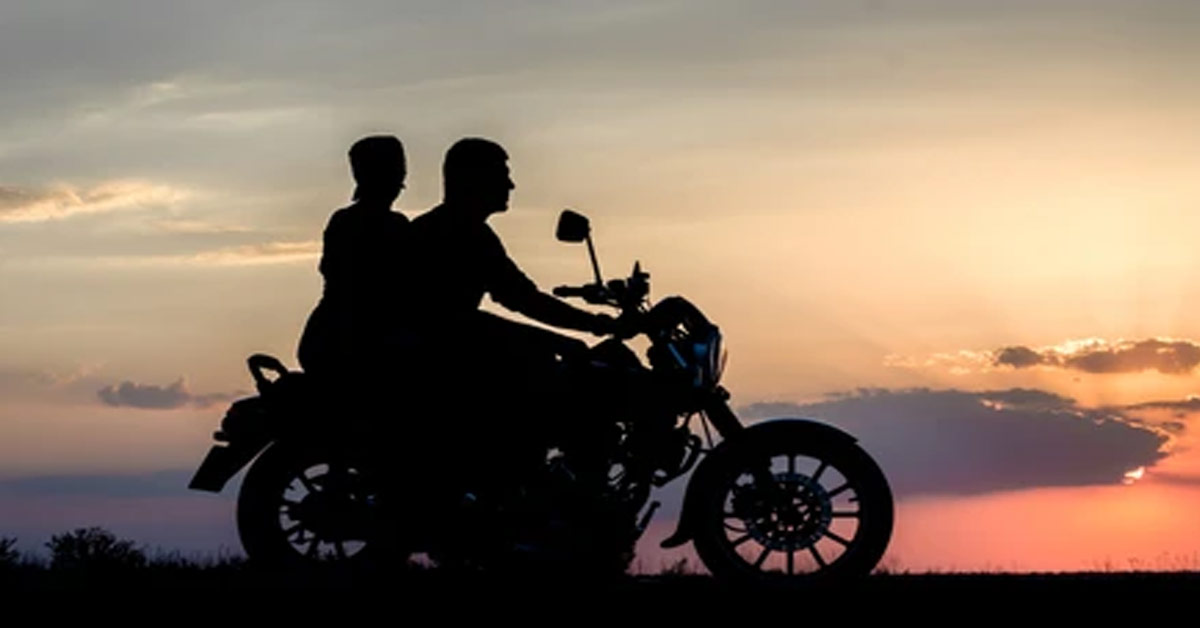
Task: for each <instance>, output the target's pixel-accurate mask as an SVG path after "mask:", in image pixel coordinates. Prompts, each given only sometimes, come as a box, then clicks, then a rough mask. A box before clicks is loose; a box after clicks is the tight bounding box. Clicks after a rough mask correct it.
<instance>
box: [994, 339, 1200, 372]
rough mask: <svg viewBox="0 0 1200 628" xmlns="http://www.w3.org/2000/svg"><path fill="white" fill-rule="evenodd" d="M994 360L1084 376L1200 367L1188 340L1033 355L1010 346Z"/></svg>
mask: <svg viewBox="0 0 1200 628" xmlns="http://www.w3.org/2000/svg"><path fill="white" fill-rule="evenodd" d="M994 360H995V363H996V364H997V365H1001V366H1011V367H1013V368H1028V367H1031V366H1037V365H1041V364H1044V365H1049V366H1056V367H1059V368H1064V369H1074V370H1077V371H1083V372H1085V373H1135V372H1139V371H1158V372H1160V373H1166V374H1168V375H1183V374H1187V373H1191V372H1192V371H1193V370H1194V369H1195V368H1196V366H1197V365H1200V344H1198V343H1195V342H1192V341H1190V340H1160V339H1158V338H1151V339H1148V340H1139V341H1122V342H1118V343H1115V344H1112V345H1109V344H1094V345H1090V346H1084V347H1080V348H1075V349H1072V350H1069V351H1063V350H1059V349H1055V348H1048V349H1043V350H1041V351H1037V350H1034V349H1030V348H1029V347H1022V346H1014V347H1005V348H1003V349H1000V350H999V351H997V352H996V354H995V358H994Z"/></svg>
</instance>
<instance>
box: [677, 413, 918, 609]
mask: <svg viewBox="0 0 1200 628" xmlns="http://www.w3.org/2000/svg"><path fill="white" fill-rule="evenodd" d="M786 427H787V429H786V430H785V431H782V432H780V431H778V430H777V431H776V432H773V433H771V435H770V437H769V438H751V439H749V442H744V443H741V444H740V445H739V446H735V447H732V448H731V450H730V451H727V452H723V455H717V457H716V459H713V460H711V461H706V462H711V463H713V464H714V466H713V467H711V468H709V469H708V470H706V472H705V473H704V474H703V477H702V479H700V481H701V482H703V484H702V485H701V486H699V487H697V489H699V495H700V496H701V499H700V500H699V501H698V503H697V507H698V509H699V511H698V512H696V513H695V514H696V515H697V516H696V519H695V521H696V529H695V532H694V536H693V543H694V546H695V548H696V553H697V554H699V556H700V559H701V560H702V561H703V562H704V564H705V566H706V567H707V568H708V569H709V571H711V572H712V573H713V575H714V576H716V577H718V578H721V579H726V580H729V581H733V582H739V583H745V584H752V585H756V586H759V585H766V586H785V587H791V586H805V585H816V584H823V583H830V582H839V581H845V580H847V579H850V578H856V577H861V576H865V575H867V574H869V573H870V572H871V570H872V569H874V568H875V566H876V565H877V564H878V562H879V561H880V559H881V558H882V557H883V554H884V552H885V550H886V549H887V545H888V542H889V541H890V539H891V534H892V526H893V518H894V512H893V500H892V494H891V489H890V487H889V486H888V483H887V479H886V478H885V476H884V475H883V472H882V471H881V470H880V468H879V466H878V465H877V464H876V463H875V461H874V460H872V459H871V457H870V456H869V455H868V454H867V453H866V452H865V451H864V450H863V449H862V448H861V447H859V446H858V445H857V444H856V443H855V442H854V441H853V440H851V439H848V438H847V439H833V438H819V437H818V438H814V434H813V433H811V432H809V431H808V430H806V428H805V426H803V425H796V426H794V427H793V426H786Z"/></svg>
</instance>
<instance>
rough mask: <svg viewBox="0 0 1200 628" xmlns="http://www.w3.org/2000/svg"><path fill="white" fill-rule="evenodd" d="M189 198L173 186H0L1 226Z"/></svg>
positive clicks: (121, 183) (122, 183) (113, 183)
mask: <svg viewBox="0 0 1200 628" xmlns="http://www.w3.org/2000/svg"><path fill="white" fill-rule="evenodd" d="M185 196H186V194H185V193H184V192H182V191H181V190H178V189H175V188H172V187H170V186H166V185H158V184H152V183H147V182H143V181H108V182H105V183H101V184H99V185H95V186H92V187H89V188H83V189H80V188H76V187H74V186H69V185H63V186H58V187H54V188H49V189H33V188H22V187H13V186H0V223H18V222H46V221H50V220H62V219H65V218H69V217H71V216H76V215H80V214H99V213H106V212H113V211H122V210H130V209H145V208H153V207H162V206H166V205H170V204H172V203H176V202H178V201H180V200H182V199H183V198H184V197H185Z"/></svg>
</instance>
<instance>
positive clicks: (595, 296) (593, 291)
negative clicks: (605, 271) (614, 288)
mask: <svg viewBox="0 0 1200 628" xmlns="http://www.w3.org/2000/svg"><path fill="white" fill-rule="evenodd" d="M551 292H552V293H553V294H554V296H556V297H563V298H567V297H579V298H581V299H583V300H584V301H587V302H588V303H591V304H592V305H614V303H613V295H612V293H611V292H610V291H609V290H608V288H606V287H604V286H603V285H602V284H598V283H589V284H585V285H582V286H558V287H556V288H555V289H554V290H552V291H551Z"/></svg>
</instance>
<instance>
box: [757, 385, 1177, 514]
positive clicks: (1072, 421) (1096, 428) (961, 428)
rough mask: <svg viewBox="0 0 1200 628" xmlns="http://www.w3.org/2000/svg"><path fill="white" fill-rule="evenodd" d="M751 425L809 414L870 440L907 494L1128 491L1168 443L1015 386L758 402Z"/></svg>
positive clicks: (1115, 417)
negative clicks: (1124, 484)
mask: <svg viewBox="0 0 1200 628" xmlns="http://www.w3.org/2000/svg"><path fill="white" fill-rule="evenodd" d="M742 413H743V415H744V416H746V417H747V418H766V417H780V416H793V417H807V418H814V419H818V420H821V421H823V422H828V423H831V424H834V425H836V426H838V427H840V428H842V429H844V430H846V431H848V432H849V433H851V434H853V435H854V436H856V437H858V438H859V439H860V442H861V443H862V445H863V446H864V447H865V448H866V449H867V451H868V452H870V453H871V455H872V456H874V457H875V458H876V460H877V461H878V462H879V463H880V465H881V466H882V467H883V469H884V472H885V473H887V475H888V478H889V480H890V481H891V482H892V484H893V488H894V489H895V490H896V492H897V493H898V494H900V495H914V494H973V493H985V492H991V491H1002V490H1014V489H1026V488H1035V487H1048V486H1079V485H1100V484H1119V483H1120V482H1121V480H1122V478H1123V476H1124V474H1125V472H1126V471H1129V470H1132V469H1135V468H1137V467H1140V466H1149V465H1152V464H1154V463H1155V462H1156V461H1157V460H1159V459H1161V458H1163V457H1164V456H1165V455H1166V454H1165V453H1163V452H1162V451H1160V450H1161V448H1162V447H1163V445H1164V444H1165V443H1166V442H1167V440H1168V438H1169V437H1168V436H1167V434H1166V433H1165V432H1164V430H1162V429H1161V428H1158V427H1152V426H1148V425H1145V424H1141V423H1140V422H1138V421H1136V420H1133V419H1131V418H1129V417H1126V416H1124V415H1123V414H1121V412H1119V411H1110V410H1087V409H1083V408H1080V407H1078V406H1077V405H1076V404H1075V403H1074V402H1073V401H1072V400H1070V399H1068V398H1065V397H1060V396H1058V395H1054V394H1052V393H1048V392H1044V391H1038V390H1028V389H1012V390H1002V391H986V392H966V391H960V390H928V389H915V390H899V391H888V390H870V391H865V392H860V393H855V394H851V395H842V396H839V397H836V398H830V399H829V400H827V401H823V402H819V403H811V404H804V405H798V404H786V403H772V404H752V405H750V406H748V407H746V408H744V409H743V410H742Z"/></svg>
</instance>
